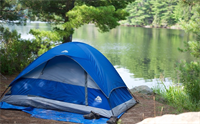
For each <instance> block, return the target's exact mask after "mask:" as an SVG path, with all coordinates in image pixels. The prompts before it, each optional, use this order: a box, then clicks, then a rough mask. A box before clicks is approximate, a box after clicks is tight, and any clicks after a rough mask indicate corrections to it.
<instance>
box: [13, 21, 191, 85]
mask: <svg viewBox="0 0 200 124" xmlns="http://www.w3.org/2000/svg"><path fill="white" fill-rule="evenodd" d="M32 28H35V29H42V30H51V27H50V26H49V25H46V24H45V23H31V24H28V25H27V26H12V27H11V29H17V31H19V32H20V33H21V36H22V38H25V39H31V38H32V36H31V35H28V34H27V33H28V32H29V30H30V29H32ZM189 39H192V35H191V34H187V35H186V34H185V33H184V31H181V30H170V29H151V28H149V29H147V28H135V27H122V26H119V27H117V28H116V29H113V30H111V31H110V32H107V33H99V32H98V30H97V29H96V28H95V26H94V25H85V26H82V27H81V28H79V29H76V30H75V33H74V35H73V40H74V41H80V42H85V43H88V44H90V45H92V46H93V47H95V48H96V49H98V50H99V51H100V52H102V53H103V54H104V55H105V56H106V57H107V58H108V59H109V61H110V62H111V63H112V64H113V65H114V67H115V68H116V69H117V71H118V72H119V74H120V75H121V77H122V79H123V80H124V81H125V83H126V84H127V86H128V87H129V88H132V87H134V86H139V85H148V86H150V87H152V86H154V85H155V84H156V83H157V82H159V81H160V79H161V78H160V77H161V75H162V76H163V77H162V78H163V79H165V81H164V82H165V84H166V85H169V84H170V83H171V82H172V79H173V78H174V77H175V76H176V75H175V74H174V67H175V64H176V63H178V62H179V61H180V60H181V59H185V60H187V61H189V60H191V59H193V58H191V56H190V55H189V54H188V53H180V52H179V51H178V50H177V48H178V47H180V48H183V47H184V43H183V41H188V40H189Z"/></svg>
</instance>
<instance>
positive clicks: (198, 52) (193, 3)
mask: <svg viewBox="0 0 200 124" xmlns="http://www.w3.org/2000/svg"><path fill="white" fill-rule="evenodd" d="M180 3H181V4H184V7H185V8H186V9H187V8H190V10H191V12H192V11H194V13H193V16H192V17H190V21H187V20H186V21H185V20H181V25H182V27H183V29H184V30H185V31H187V32H192V33H194V34H195V35H196V40H194V41H187V42H185V44H186V50H185V51H190V53H191V55H193V56H194V57H196V61H192V62H190V63H188V62H182V63H180V65H179V68H178V70H179V76H180V79H181V82H182V83H183V85H184V89H185V91H186V93H187V94H188V95H189V98H190V100H191V102H192V103H194V104H195V107H196V108H198V106H199V105H200V61H199V59H200V29H199V27H200V7H199V6H200V1H198V0H180ZM181 51H183V50H181ZM196 110H197V109H196Z"/></svg>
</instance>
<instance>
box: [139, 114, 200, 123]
mask: <svg viewBox="0 0 200 124" xmlns="http://www.w3.org/2000/svg"><path fill="white" fill-rule="evenodd" d="M137 124H200V112H187V113H182V114H179V115H173V114H167V115H163V116H158V117H155V118H147V119H144V120H143V121H141V122H139V123H137Z"/></svg>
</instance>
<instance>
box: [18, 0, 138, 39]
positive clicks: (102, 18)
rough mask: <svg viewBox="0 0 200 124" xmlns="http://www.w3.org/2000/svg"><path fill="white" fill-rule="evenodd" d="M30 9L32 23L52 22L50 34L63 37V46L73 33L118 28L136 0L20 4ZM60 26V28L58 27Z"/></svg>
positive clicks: (38, 0)
mask: <svg viewBox="0 0 200 124" xmlns="http://www.w3.org/2000/svg"><path fill="white" fill-rule="evenodd" d="M19 1H20V3H22V4H23V5H25V6H27V7H28V8H29V16H30V19H31V20H40V21H47V22H53V23H52V24H56V25H57V26H56V27H55V28H54V30H53V32H57V34H59V35H60V36H61V37H63V39H62V42H63V43H64V42H69V41H71V39H72V38H71V35H72V34H73V29H74V28H78V27H80V26H82V25H84V24H88V23H94V24H95V26H97V27H98V28H99V30H100V31H102V32H106V31H109V30H110V29H112V28H115V27H116V26H118V25H119V23H118V22H119V21H120V20H124V19H125V17H126V16H128V13H127V12H126V11H125V10H124V8H125V7H126V6H127V5H128V4H129V3H131V2H134V1H135V0H55V1H53V0H31V1H28V0H19ZM58 25H59V26H58Z"/></svg>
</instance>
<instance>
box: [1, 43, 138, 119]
mask: <svg viewBox="0 0 200 124" xmlns="http://www.w3.org/2000/svg"><path fill="white" fill-rule="evenodd" d="M9 87H10V90H9V92H7V93H6V94H5V95H4V97H3V98H2V99H1V102H6V103H8V104H12V105H17V106H31V107H35V108H43V109H52V110H61V111H69V112H74V113H81V114H86V113H90V112H91V111H93V112H95V113H98V114H100V115H101V116H104V117H107V118H110V117H111V116H119V115H120V114H122V113H123V112H125V111H126V110H127V109H129V108H130V107H132V106H133V105H135V104H136V100H135V99H134V98H133V97H132V95H131V94H130V92H129V90H128V88H127V86H126V85H125V83H124V82H123V80H122V79H121V77H120V76H119V74H118V73H117V71H116V70H115V68H114V67H113V65H112V64H111V63H110V62H109V61H108V60H107V59H106V57H105V56H103V54H101V53H100V52H99V51H98V50H96V49H95V48H93V47H91V46H90V45H87V44H85V43H80V42H69V43H65V44H61V45H59V46H57V47H55V48H53V49H51V50H49V51H47V52H46V53H44V54H43V55H41V56H40V57H38V58H37V59H36V60H35V61H33V62H32V63H31V64H30V65H29V66H28V67H26V68H25V69H24V70H23V71H22V72H21V73H20V74H19V75H18V76H17V77H16V78H15V79H14V80H13V81H12V82H11V84H10V85H9Z"/></svg>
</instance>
